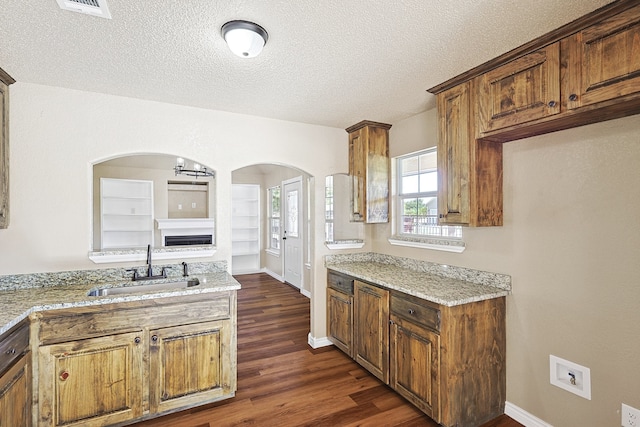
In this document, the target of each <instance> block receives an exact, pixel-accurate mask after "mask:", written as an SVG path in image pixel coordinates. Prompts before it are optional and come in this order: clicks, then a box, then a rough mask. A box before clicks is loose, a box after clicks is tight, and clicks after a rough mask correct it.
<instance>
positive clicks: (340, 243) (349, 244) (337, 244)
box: [324, 239, 364, 249]
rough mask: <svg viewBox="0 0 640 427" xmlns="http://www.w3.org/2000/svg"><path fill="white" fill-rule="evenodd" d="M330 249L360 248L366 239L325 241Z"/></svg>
mask: <svg viewBox="0 0 640 427" xmlns="http://www.w3.org/2000/svg"><path fill="white" fill-rule="evenodd" d="M324 245H325V246H326V247H327V248H329V249H360V248H362V247H363V246H364V240H359V239H355V240H334V241H332V242H324Z"/></svg>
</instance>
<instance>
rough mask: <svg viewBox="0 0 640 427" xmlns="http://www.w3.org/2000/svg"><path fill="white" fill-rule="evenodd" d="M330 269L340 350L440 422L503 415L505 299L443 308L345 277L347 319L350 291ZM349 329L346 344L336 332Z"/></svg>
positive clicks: (474, 422)
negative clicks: (351, 290) (351, 295)
mask: <svg viewBox="0 0 640 427" xmlns="http://www.w3.org/2000/svg"><path fill="white" fill-rule="evenodd" d="M332 274H334V273H333V272H332V271H330V272H329V277H328V287H329V289H328V294H327V295H328V298H329V299H328V303H327V309H328V313H327V315H328V318H329V321H328V326H329V330H330V336H331V338H330V339H331V341H332V342H334V343H336V346H337V347H338V348H340V349H341V350H343V351H344V352H345V353H347V354H348V355H350V356H351V357H352V358H353V359H355V360H356V361H357V362H358V363H359V364H360V365H362V366H363V367H364V368H366V369H367V370H368V371H369V372H371V373H372V374H373V375H375V376H376V377H378V378H379V379H380V380H382V381H384V382H385V383H386V384H388V385H389V386H390V387H392V388H393V389H394V390H396V391H397V392H398V393H399V394H400V395H402V396H403V397H404V398H406V399H407V400H408V401H409V402H411V403H413V404H414V405H415V406H416V407H418V408H419V409H420V410H422V411H423V412H424V413H425V414H427V415H428V416H430V417H431V418H433V419H434V420H435V421H436V422H438V423H439V424H441V425H443V426H446V427H475V426H478V425H481V424H483V423H485V422H487V421H489V420H491V419H494V418H496V417H498V416H499V415H501V414H503V413H504V405H505V398H506V371H505V352H506V328H505V298H504V297H500V298H493V299H488V300H484V301H477V302H471V303H468V304H461V305H457V306H453V307H447V306H443V305H439V304H435V303H432V302H430V301H426V300H424V299H421V298H417V297H414V296H411V295H407V294H405V293H402V292H398V291H395V290H388V289H384V288H382V287H379V286H375V285H372V284H369V283H365V282H360V281H358V280H354V279H353V278H351V279H350V280H352V281H353V283H354V287H353V289H354V291H353V305H352V307H353V324H352V325H351V324H349V323H348V319H349V316H348V313H349V309H348V307H349V305H348V304H347V303H346V301H348V297H349V295H348V294H346V293H345V292H346V291H345V290H344V289H342V288H341V289H336V287H339V285H340V283H337V284H336V282H337V280H336V278H335V277H332ZM341 277H342V278H341V279H340V280H341V282H342V283H343V284H344V283H349V279H348V278H347V276H344V275H342V276H341ZM343 288H344V286H343ZM345 295H346V297H345ZM341 300H342V301H345V302H343V303H338V301H341ZM332 325H333V326H332ZM350 327H352V328H353V339H352V347H351V348H349V346H345V345H342V343H343V342H346V341H347V340H346V339H344V338H343V339H340V340H336V338H335V336H336V335H341V336H344V335H345V334H347V333H346V332H343V331H348V330H349V328H350ZM347 336H348V334H347Z"/></svg>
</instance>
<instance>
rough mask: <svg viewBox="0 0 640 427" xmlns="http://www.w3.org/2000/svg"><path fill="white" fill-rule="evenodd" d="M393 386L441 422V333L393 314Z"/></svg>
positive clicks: (391, 384)
mask: <svg viewBox="0 0 640 427" xmlns="http://www.w3.org/2000/svg"><path fill="white" fill-rule="evenodd" d="M390 318H391V323H390V324H391V337H390V340H389V341H390V352H389V353H390V367H389V369H390V381H389V385H390V386H391V387H392V388H393V389H394V390H395V391H397V392H398V393H399V394H400V395H402V396H403V397H404V398H405V399H407V400H408V401H410V402H411V403H413V404H414V405H416V406H417V407H418V408H420V409H421V410H422V411H423V412H424V413H425V414H427V415H429V416H430V417H431V418H433V419H434V420H435V421H438V422H439V421H440V335H438V334H437V333H436V332H433V331H431V330H429V329H427V328H425V327H421V326H420V325H418V324H416V323H412V322H409V321H407V320H405V319H403V318H401V317H398V316H395V315H393V314H392V315H391V316H390Z"/></svg>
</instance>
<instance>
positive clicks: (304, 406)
mask: <svg viewBox="0 0 640 427" xmlns="http://www.w3.org/2000/svg"><path fill="white" fill-rule="evenodd" d="M236 278H237V280H238V281H239V282H240V283H241V284H242V289H241V290H240V291H238V391H237V393H236V397H235V398H232V399H228V400H224V401H222V402H217V403H214V404H210V405H206V406H202V407H199V408H196V409H192V410H187V411H183V412H179V413H175V414H171V415H167V416H164V417H161V418H156V419H154V420H149V421H145V422H142V423H138V424H136V425H137V426H138V427H143V426H144V427H151V426H155V427H169V426H171V427H224V426H238V425H245V426H260V427H269V426H278V427H284V426H296V427H297V426H332V427H333V426H376V427H377V426H405V427H408V426H427V427H437V426H438V424H436V423H435V422H433V421H432V420H431V419H430V418H428V417H427V416H425V415H423V414H422V413H421V412H420V411H418V410H417V409H416V408H415V407H414V406H412V405H411V404H409V403H408V402H407V401H406V400H404V399H403V398H401V397H400V396H398V395H397V394H396V393H395V392H394V391H393V390H391V389H390V388H389V387H387V386H386V385H384V384H383V383H381V382H380V381H379V380H378V379H377V378H375V377H374V376H373V375H371V374H369V373H368V372H367V371H365V370H364V369H363V368H362V367H360V365H358V364H356V363H355V362H354V361H353V360H352V359H350V358H349V357H347V356H346V355H345V354H344V353H342V352H341V351H339V350H337V349H336V348H335V347H333V346H329V347H323V348H320V349H316V350H314V349H312V348H311V347H309V345H308V344H307V334H308V333H309V300H308V299H307V298H306V297H304V296H303V295H301V294H300V292H299V291H298V290H297V289H295V288H293V287H291V286H289V285H287V284H283V283H280V282H278V281H277V280H274V279H273V278H271V277H270V276H268V275H266V274H248V275H242V276H237V277H236ZM518 426H521V424H519V423H517V422H516V421H514V420H512V419H511V418H509V417H507V416H506V415H504V416H501V417H499V418H498V419H496V420H493V421H491V422H489V423H487V424H484V425H483V426H482V427H518Z"/></svg>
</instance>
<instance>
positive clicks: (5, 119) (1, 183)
mask: <svg viewBox="0 0 640 427" xmlns="http://www.w3.org/2000/svg"><path fill="white" fill-rule="evenodd" d="M8 227H9V86H7V85H6V84H4V83H3V82H2V81H0V229H2V228H8Z"/></svg>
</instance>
